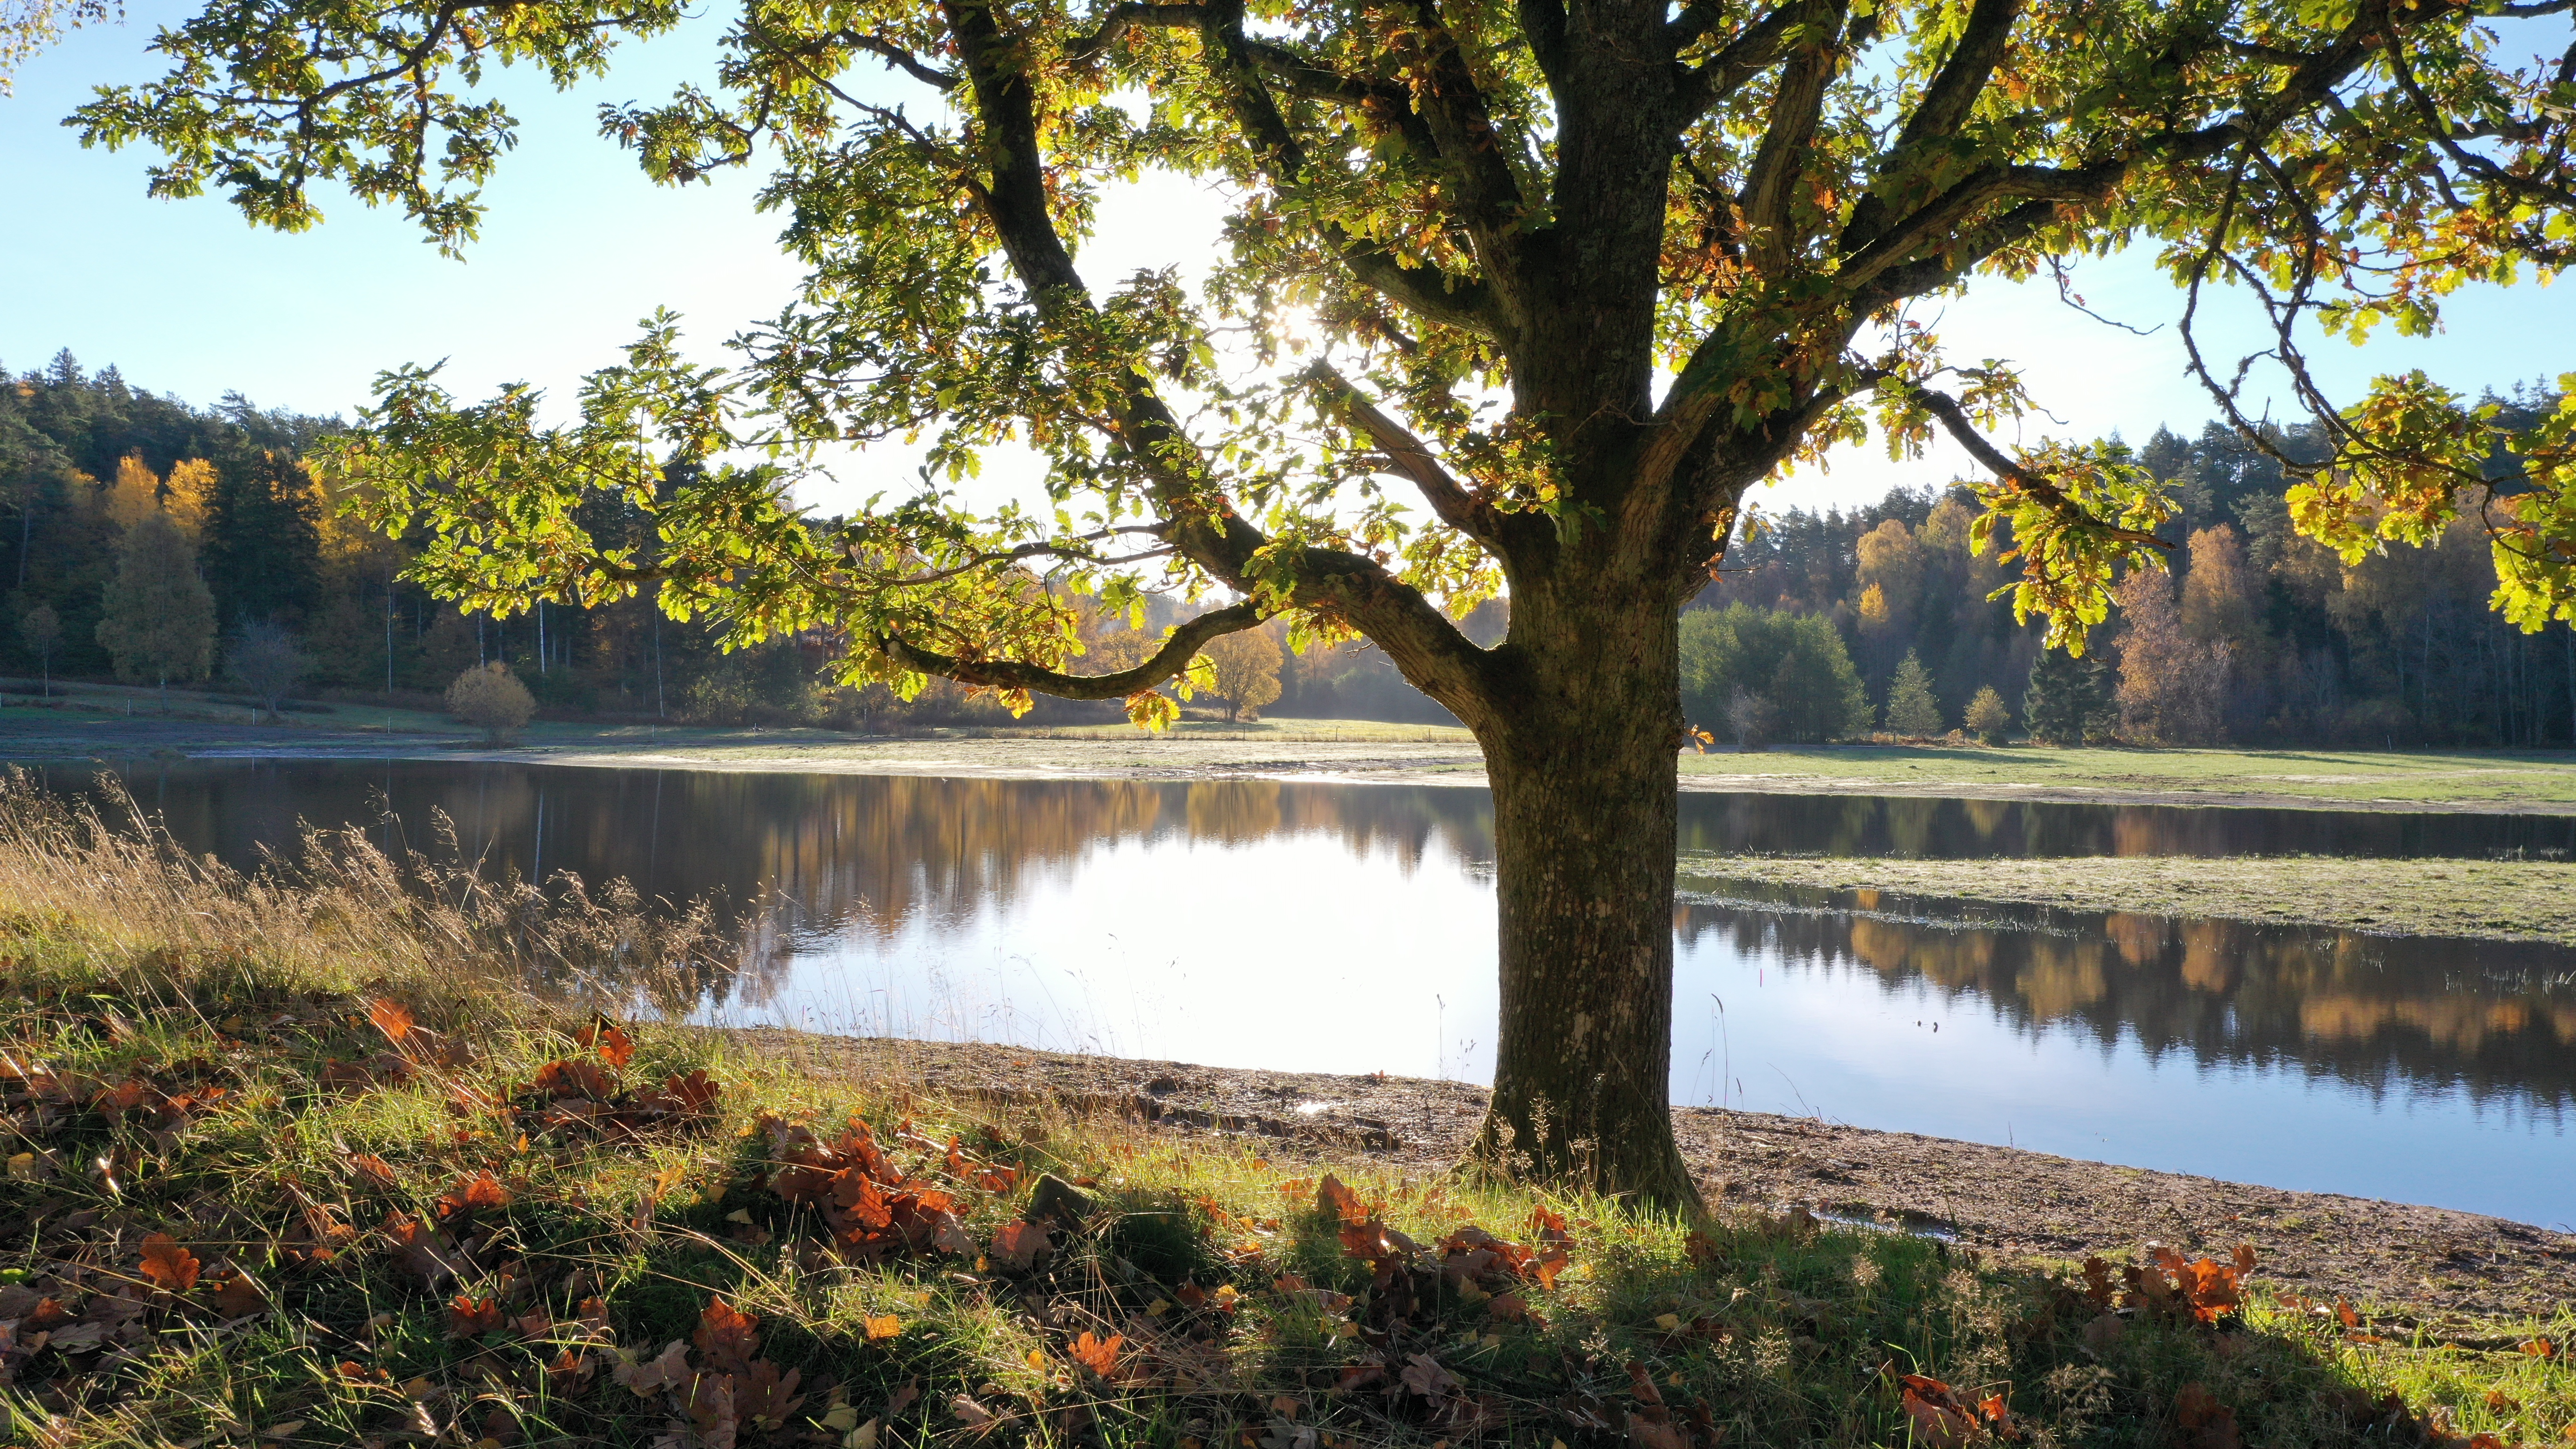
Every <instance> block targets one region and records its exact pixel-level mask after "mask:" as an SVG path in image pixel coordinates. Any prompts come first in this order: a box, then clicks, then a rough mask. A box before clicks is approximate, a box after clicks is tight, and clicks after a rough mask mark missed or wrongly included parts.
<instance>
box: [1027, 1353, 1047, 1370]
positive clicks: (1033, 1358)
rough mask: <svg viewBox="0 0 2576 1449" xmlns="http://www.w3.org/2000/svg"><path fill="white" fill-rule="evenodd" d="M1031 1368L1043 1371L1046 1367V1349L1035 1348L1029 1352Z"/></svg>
mask: <svg viewBox="0 0 2576 1449" xmlns="http://www.w3.org/2000/svg"><path fill="white" fill-rule="evenodd" d="M1029 1367H1031V1368H1033V1369H1042V1368H1045V1367H1046V1351H1045V1350H1044V1349H1036V1348H1033V1349H1030V1350H1029Z"/></svg>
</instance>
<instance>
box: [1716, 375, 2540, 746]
mask: <svg viewBox="0 0 2576 1449" xmlns="http://www.w3.org/2000/svg"><path fill="white" fill-rule="evenodd" d="M2496 401H2498V402H2500V403H2501V404H2502V405H2503V407H2504V408H2505V410H2506V416H2507V418H2508V421H2510V419H2511V418H2512V417H2513V416H2514V415H2516V414H2519V415H2522V416H2530V415H2531V414H2532V413H2533V412H2535V411H2536V410H2538V409H2541V408H2544V407H2552V406H2555V402H2556V400H2555V398H2552V397H2546V396H2542V395H2539V394H2533V393H2523V394H2517V395H2516V396H2514V397H2512V398H2507V399H2498V400H2496ZM2271 441H2272V442H2273V444H2274V446H2276V447H2278V448H2279V449H2280V450H2281V451H2283V452H2284V453H2287V454H2288V455H2289V456H2291V457H2293V458H2303V459H2313V458H2318V457H2322V456H2323V450H2322V447H2321V445H2320V443H2319V441H2318V440H2317V439H2316V438H2315V437H2314V436H2313V435H2312V434H2310V433H2308V432H2305V431H2301V430H2285V431H2282V432H2280V433H2277V434H2275V435H2273V437H2272V439H2271ZM2138 460H2139V461H2140V462H2141V463H2143V464H2144V465H2145V466H2146V467H2147V468H2149V469H2150V470H2151V471H2153V472H2154V473H2155V475H2156V476H2157V477H2159V478H2163V479H2166V480H2169V481H2171V482H2172V483H2174V485H2175V494H2176V497H2177V499H2178V501H2179V502H2180V505H2181V514H2180V516H2179V517H2178V518H2176V519H2175V520H2173V521H2172V522H2171V523H2169V524H2168V525H2166V527H2165V528H2164V529H2163V530H2162V533H2163V535H2164V536H2165V537H2167V538H2169V539H2171V540H2172V541H2173V542H2174V544H2175V545H2176V547H2175V548H2174V550H2173V553H2172V555H2171V558H2172V565H2173V569H2172V573H2171V575H2170V576H2168V575H2166V574H2160V573H2155V572H2143V573H2139V574H2136V575H2134V576H2132V577H2131V578H2129V579H2128V580H2126V581H2125V582H2124V583H2123V584H2122V586H2121V588H2120V590H2119V603H2118V607H2116V608H2115V609H2114V610H2113V613H2112V616H2111V621H2110V624H2109V625H2108V627H2106V628H2105V629H2103V630H2101V631H2097V647H2096V649H2095V650H2094V655H2093V658H2092V659H2090V660H2088V661H2086V662H2085V663H2084V664H2078V665H2072V666H2070V665H2069V664H2068V662H2067V661H2065V660H2064V659H2063V658H2062V657H2059V658H2056V659H2053V660H2052V661H2051V663H2050V667H2049V668H2048V669H2045V670H2042V671H2041V675H2042V678H2041V681H2040V688H2039V689H2038V690H2037V691H2036V695H2037V696H2038V697H2037V698H2034V690H2033V688H2032V673H2033V666H2034V664H2036V663H2037V662H2038V661H2039V660H2040V628H2039V625H2038V623H2037V622H2033V623H2032V624H2029V625H2024V626H2016V625H2015V624H2014V623H2013V618H2012V609H2011V606H2010V604H2009V602H2007V601H2002V600H1991V599H1989V598H1988V595H1990V594H1992V593H1993V592H1994V591H1995V590H1996V589H1998V588H2000V587H2002V586H2003V585H2004V584H2005V583H2007V582H2008V581H2009V580H2010V577H2011V575H2010V573H2009V570H2008V566H2004V565H1998V564H1997V563H1996V562H1995V560H1994V558H1993V557H1992V556H1991V554H1989V555H1988V556H1983V557H1981V556H1978V555H1976V554H1973V553H1971V552H1970V551H1969V548H1968V525H1969V523H1970V521H1971V520H1972V519H1973V518H1974V517H1975V513H1976V510H1975V506H1974V504H1973V502H1972V501H1971V500H1970V499H1969V497H1968V495H1967V494H1966V493H1965V492H1964V491H1963V490H1957V489H1951V490H1934V489H1920V490H1916V489H1898V490H1896V491H1893V492H1891V493H1889V494H1888V495H1887V497H1886V498H1884V499H1883V500H1881V501H1880V502H1878V503H1877V504H1874V505H1871V506H1868V507H1864V508H1860V509H1857V510H1854V511H1851V512H1844V511H1841V510H1839V509H1827V510H1824V511H1821V512H1816V511H1809V510H1805V509H1796V508H1792V509H1789V510H1786V511H1784V512H1781V513H1777V514H1771V515H1767V516H1760V518H1759V522H1758V523H1757V524H1755V526H1754V527H1753V528H1752V530H1751V531H1750V533H1749V536H1747V537H1745V538H1743V539H1741V540H1739V541H1738V542H1737V544H1736V545H1735V547H1734V548H1732V549H1731V550H1729V552H1728V555H1727V560H1726V564H1725V567H1724V569H1723V571H1722V574H1721V576H1720V578H1719V579H1718V580H1717V581H1716V582H1714V583H1712V584H1711V585H1710V586H1709V587H1708V589H1707V590H1706V591H1705V592H1703V593H1702V594H1701V596H1700V597H1699V599H1698V600H1697V601H1696V602H1695V604H1694V607H1695V608H1698V609H1724V608H1726V607H1728V606H1729V605H1736V604H1741V605H1744V606H1746V607H1747V609H1749V610H1757V611H1764V612H1772V613H1779V614H1785V615H1794V616H1800V617H1807V618H1815V619H1821V620H1824V621H1827V622H1830V623H1831V624H1832V626H1833V630H1834V633H1835V634H1836V636H1837V637H1838V638H1839V640H1840V641H1841V644H1842V646H1843V648H1844V649H1845V650H1846V651H1847V653H1848V656H1849V658H1850V660H1851V663H1852V666H1853V668H1854V669H1855V671H1856V672H1857V674H1858V676H1859V682H1860V686H1861V693H1862V695H1863V696H1865V701H1864V702H1863V703H1860V704H1858V705H1855V706H1854V707H1853V708H1851V709H1850V710H1849V711H1848V713H1847V718H1846V720H1845V723H1844V725H1843V728H1842V730H1840V731H1833V730H1830V729H1824V728H1821V721H1820V720H1819V716H1820V715H1822V714H1825V713H1830V711H1829V710H1826V709H1824V708H1821V707H1820V702H1821V701H1825V700H1832V701H1836V702H1848V701H1847V700H1846V698H1845V695H1844V692H1843V691H1841V690H1840V689H1839V688H1838V687H1837V686H1836V685H1834V684H1833V682H1832V680H1831V678H1830V676H1831V675H1832V673H1833V671H1832V669H1831V668H1830V667H1828V666H1829V665H1830V663H1831V661H1826V663H1825V665H1810V666H1806V667H1807V668H1809V670H1810V671H1811V672H1812V671H1814V670H1815V669H1818V668H1822V669H1823V670H1824V672H1823V673H1822V674H1818V675H1815V677H1814V678H1813V679H1810V680H1807V681H1805V682H1801V683H1799V684H1798V685H1797V686H1796V687H1795V688H1794V689H1792V690H1788V691H1783V692H1781V693H1782V697H1780V698H1777V699H1774V700H1772V701H1771V703H1772V704H1773V705H1774V707H1775V708H1776V710H1777V711H1778V716H1779V718H1780V719H1781V720H1782V721H1783V722H1784V724H1785V722H1787V721H1789V720H1792V719H1803V720H1809V721H1817V723H1810V724H1808V725H1807V726H1806V727H1804V728H1798V729H1786V728H1784V729H1783V735H1784V737H1801V738H1812V737H1816V736H1818V735H1819V734H1820V733H1859V732H1861V731H1862V730H1865V729H1868V728H1870V727H1871V726H1872V725H1883V724H1885V722H1886V715H1885V711H1886V708H1887V706H1888V704H1889V702H1890V694H1891V691H1892V690H1894V689H1895V688H1896V686H1897V685H1898V683H1899V676H1900V675H1901V674H1902V673H1903V672H1904V668H1905V661H1906V660H1907V659H1908V658H1909V657H1912V658H1914V659H1916V660H1917V661H1919V663H1920V665H1921V666H1922V668H1923V670H1924V671H1925V672H1926V673H1927V674H1928V675H1929V684H1930V688H1931V693H1932V696H1933V699H1934V700H1935V701H1936V704H1937V708H1938V710H1939V714H1940V720H1941V722H1942V724H1943V727H1945V728H1949V727H1956V726H1958V725H1959V724H1960V723H1961V721H1962V716H1963V715H1964V714H1965V713H1966V711H1967V709H1968V707H1969V705H1970V702H1971V701H1972V700H1973V699H1974V697H1975V696H1976V694H1977V692H1978V691H1979V690H1980V689H1984V688H1991V689H1994V690H1995V691H1996V692H1997V694H1998V695H1999V696H2000V697H2001V698H2002V699H2003V700H2004V701H2007V702H2008V703H2009V704H2010V705H2011V706H2012V708H2013V711H2014V713H2015V715H2016V716H2017V726H2019V727H2028V726H2031V725H2034V724H2038V723H2040V722H2039V721H2035V720H2033V719H2031V718H2030V708H2029V706H2030V705H2032V704H2034V703H2039V704H2042V705H2044V706H2045V705H2052V704H2053V705H2055V706H2056V713H2057V714H2058V715H2059V716H2060V718H2059V719H2058V720H2057V721H2056V722H2055V727H2054V728H2044V729H2042V730H2041V731H2040V732H2041V733H2044V734H2045V733H2054V734H2058V735H2061V736H2063V735H2068V734H2072V733H2077V732H2081V733H2083V734H2085V735H2087V736H2089V737H2092V738H2095V739H2102V738H2119V739H2123V740H2127V741H2130V742H2134V743H2140V744H2216V743H2222V742H2234V743H2241V744H2274V745H2294V744H2331V745H2349V746H2361V745H2390V744H2395V745H2410V744H2495V745H2565V744H2567V743H2569V742H2570V738H2571V726H2576V631H2571V630H2569V629H2567V628H2566V627H2564V626H2558V625H2553V626H2551V627H2550V628H2549V629H2547V630H2545V631H2543V632H2542V633H2539V634H2525V633H2523V632H2522V631H2521V630H2519V629H2517V628H2515V627H2514V626H2512V625H2510V624H2507V623H2506V622H2504V621H2503V620H2502V619H2500V618H2498V617H2497V616H2496V615H2495V614H2494V613H2493V612H2491V611H2490V610H2489V608H2488V607H2487V598H2488V596H2489V594H2491V593H2492V592H2493V591H2494V589H2495V586H2496V576H2495V567H2494V563H2493V561H2492V557H2491V555H2490V553H2489V551H2488V546H2487V542H2486V539H2485V537H2484V535H2483V534H2482V533H2481V532H2480V531H2479V529H2478V528H2477V526H2476V524H2475V523H2474V522H2473V521H2470V519H2473V518H2474V510H2471V511H2470V512H2469V517H2468V518H2464V520H2463V521H2462V522H2461V523H2460V524H2458V525H2456V526H2455V527H2454V528H2453V529H2452V530H2451V532H2450V534H2449V535H2448V536H2446V537H2445V538H2443V539H2442V540H2441V542H2440V543H2439V544H2438V545H2437V546H2433V547H2427V548H2403V547H2392V548H2390V549H2389V550H2388V551H2387V552H2385V553H2383V554H2378V555H2373V556H2371V557H2368V558H2365V559H2363V560H2362V561H2361V563H2359V564H2357V565H2354V566H2351V567H2346V566H2345V565H2344V564H2343V562H2342V560H2341V559H2339V558H2337V557H2336V556H2335V555H2334V554H2333V553H2331V552H2329V551H2328V550H2326V549H2325V548H2323V547H2321V546H2319V545H2318V544H2316V543H2313V542H2311V541H2309V540H2307V539H2304V538H2301V537H2299V536H2298V535H2297V534H2296V533H2294V532H2293V531H2292V530H2291V527H2290V520H2289V515H2288V510H2287V507H2286V505H2285V504H2284V503H2283V501H2282V492H2283V489H2284V487H2285V486H2286V485H2285V481H2284V479H2283V477H2282V473H2281V468H2280V465H2279V464H2278V463H2276V462H2275V461H2273V460H2272V459H2271V458H2269V457H2267V456H2265V455H2264V453H2263V452H2262V451H2261V450H2259V449H2257V448H2256V447H2255V446H2254V445H2253V444H2251V443H2249V442H2248V441H2247V440H2246V439H2244V438H2243V437H2242V436H2240V435H2239V434H2237V433H2236V432H2235V431H2233V430H2232V429H2229V428H2226V427H2222V426H2219V425H2217V424H2212V425H2210V426H2209V427H2207V428H2205V429H2203V430H2202V432H2201V434H2200V436H2198V437H2197V438H2184V437H2181V436H2179V435H2177V434H2175V433H2172V432H2169V431H2165V430H2161V429H2159V430H2158V431H2157V433H2156V434H2155V436H2154V437H2153V438H2152V439H2151V440H2149V441H2148V443H2147V444H2146V446H2145V447H2144V448H2141V449H2139V450H2138ZM1697 632H1698V634H1699V636H1700V637H1703V638H1704V637H1708V633H1709V631H1707V630H1705V629H1703V630H1700V631H1697ZM1693 636H1694V631H1693V630H1692V629H1691V628H1690V627H1689V621H1688V620H1685V629H1684V638H1685V640H1686V641H1687V640H1689V639H1691V638H1692V637H1693ZM1690 667H1691V659H1690V658H1689V656H1688V655H1687V654H1686V656H1685V661H1684V668H1685V671H1686V673H1687V672H1688V670H1689V669H1690ZM1739 685H1741V686H1749V687H1751V688H1753V689H1755V690H1757V691H1759V690H1763V689H1765V688H1768V687H1769V682H1768V681H1766V680H1762V679H1756V678H1750V677H1747V678H1742V679H1730V680H1725V681H1722V682H1720V681H1712V682H1710V683H1708V684H1704V685H1703V686H1702V688H1701V690H1700V692H1699V693H1698V695H1697V697H1696V698H1694V699H1692V700H1691V701H1690V703H1691V705H1692V707H1693V710H1694V714H1695V721H1694V722H1698V723H1703V725H1704V727H1708V728H1712V729H1719V730H1720V731H1721V732H1722V730H1723V720H1722V717H1723V715H1724V712H1725V703H1726V701H1725V698H1724V694H1725V692H1726V691H1728V690H1731V689H1732V688H1734V687H1737V686H1739ZM2052 694H2054V695H2055V696H2057V697H2056V698H2054V699H2051V698H2049V696H2051V695H2052ZM2088 694H2089V695H2090V697H2089V698H2088V697H2085V696H2087V695H2088ZM2070 695H2071V696H2074V697H2072V698H2069V697H2068V696H2070ZM1873 713H1874V715H1875V718H1865V717H1864V716H1865V715H1867V714H1873ZM1909 732H1911V731H1909Z"/></svg>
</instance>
